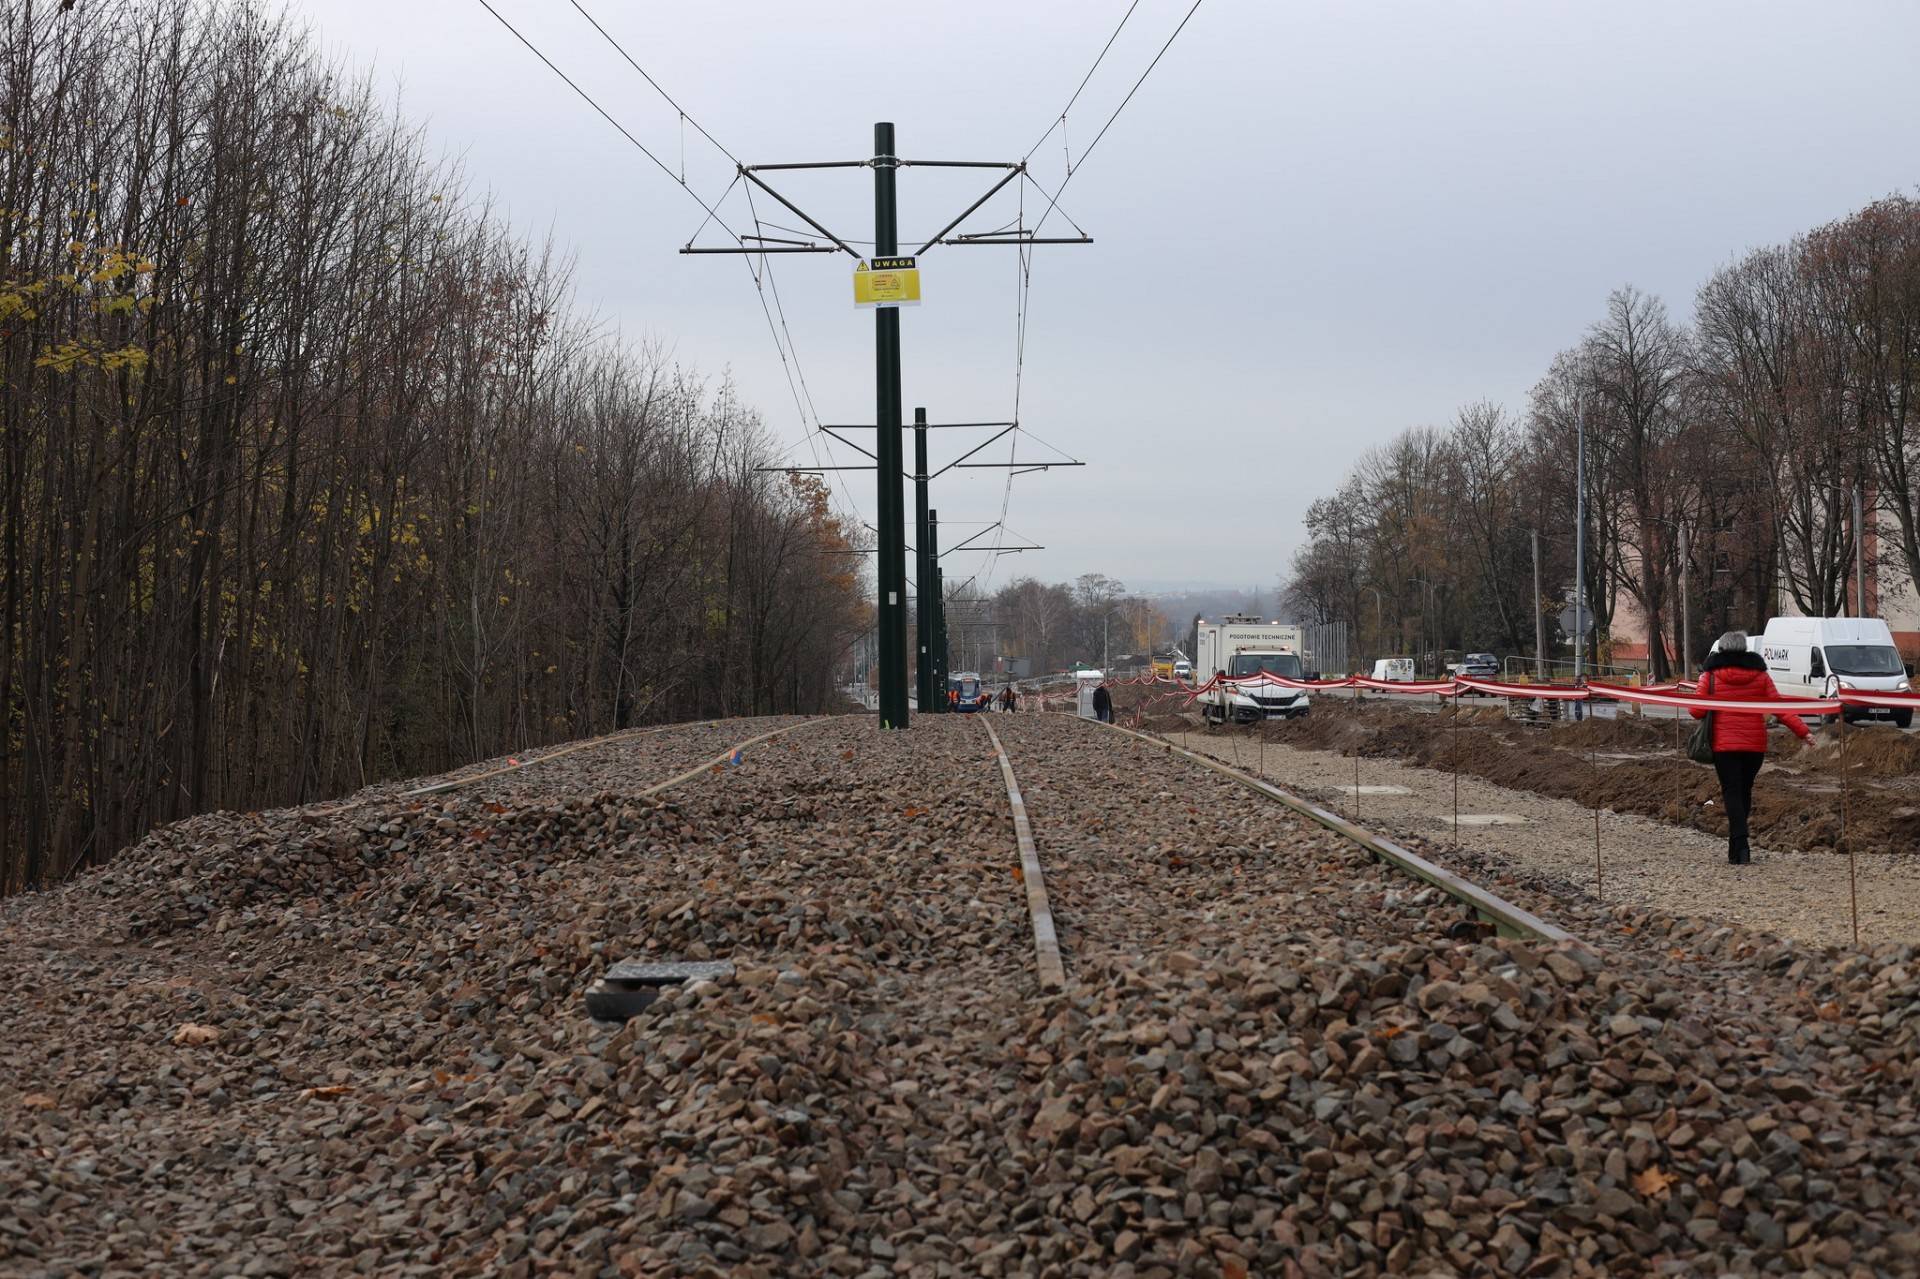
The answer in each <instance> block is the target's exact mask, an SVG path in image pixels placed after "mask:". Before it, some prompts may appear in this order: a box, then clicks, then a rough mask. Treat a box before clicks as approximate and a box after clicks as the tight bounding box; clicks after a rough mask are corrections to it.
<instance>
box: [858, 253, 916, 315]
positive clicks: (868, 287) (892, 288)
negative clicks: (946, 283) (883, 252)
mask: <svg viewBox="0 0 1920 1279" xmlns="http://www.w3.org/2000/svg"><path fill="white" fill-rule="evenodd" d="M918 261H919V260H918V259H917V258H873V259H871V260H870V261H862V262H859V263H857V264H856V265H855V266H854V268H853V304H854V305H855V306H919V305H920V267H919V265H918Z"/></svg>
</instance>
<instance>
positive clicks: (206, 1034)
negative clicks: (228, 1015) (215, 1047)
mask: <svg viewBox="0 0 1920 1279" xmlns="http://www.w3.org/2000/svg"><path fill="white" fill-rule="evenodd" d="M173 1042H174V1043H176V1044H186V1045H188V1046H189V1047H198V1046H199V1045H201V1044H214V1043H219V1042H220V1029H219V1027H217V1026H201V1025H197V1024H195V1023H194V1022H190V1021H189V1022H184V1023H182V1024H181V1027H180V1029H178V1030H176V1031H174V1032H173Z"/></svg>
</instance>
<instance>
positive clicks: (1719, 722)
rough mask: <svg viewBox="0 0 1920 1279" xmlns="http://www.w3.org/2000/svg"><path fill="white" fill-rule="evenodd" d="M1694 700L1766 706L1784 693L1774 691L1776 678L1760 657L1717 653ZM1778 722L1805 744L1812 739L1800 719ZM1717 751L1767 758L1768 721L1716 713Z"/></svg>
mask: <svg viewBox="0 0 1920 1279" xmlns="http://www.w3.org/2000/svg"><path fill="white" fill-rule="evenodd" d="M1694 696H1695V697H1702V698H1708V699H1710V700H1713V701H1741V702H1764V701H1772V700H1774V699H1775V698H1778V697H1779V696H1780V692H1779V690H1778V689H1776V688H1774V686H1773V677H1772V676H1771V675H1768V674H1767V664H1766V663H1765V662H1764V661H1762V660H1761V658H1760V654H1758V653H1715V654H1713V655H1712V656H1711V657H1709V658H1707V660H1706V663H1705V665H1704V666H1703V667H1702V669H1701V675H1700V683H1699V684H1698V686H1696V687H1695V689H1694ZM1692 714H1693V717H1694V718H1695V719H1699V718H1701V717H1702V716H1703V715H1705V714H1706V712H1705V711H1694V712H1692ZM1775 718H1776V719H1778V720H1779V721H1780V722H1781V723H1782V724H1785V725H1786V726H1787V727H1788V728H1790V729H1792V730H1793V733H1794V735H1795V736H1796V737H1799V738H1801V739H1802V740H1805V739H1806V738H1808V737H1810V736H1812V734H1810V733H1808V732H1807V726H1806V725H1805V724H1803V723H1801V722H1800V717H1799V716H1798V715H1778V716H1775ZM1713 749H1715V750H1717V751H1758V752H1760V753H1761V754H1763V755H1764V754H1766V750H1767V717H1766V716H1765V715H1749V714H1747V713H1745V712H1743V711H1715V712H1714V715H1713Z"/></svg>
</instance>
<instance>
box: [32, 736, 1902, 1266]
mask: <svg viewBox="0 0 1920 1279" xmlns="http://www.w3.org/2000/svg"><path fill="white" fill-rule="evenodd" d="M994 722H995V725H996V727H997V728H999V729H1000V730H1001V732H1002V734H1003V737H1004V739H1005V742H1006V748H1007V751H1008V753H1009V756H1010V758H1011V760H1012V763H1013V767H1014V769H1015V770H1016V772H1017V773H1018V774H1019V780H1020V785H1021V788H1022V790H1023V792H1024V793H1025V796H1026V801H1027V804H1028V807H1029V810H1030V812H1031V815H1032V820H1033V824H1034V833H1035V838H1036V841H1037V843H1038V845H1039V852H1040V859H1041V862H1042V864H1043V866H1044V867H1045V874H1046V879H1047V887H1048V889H1049V892H1050V894H1051V896H1052V903H1053V910H1054V913H1055V917H1056V921H1057V923H1058V926H1059V930H1060V939H1061V944H1062V949H1063V952H1064V956H1065V961H1066V972H1067V980H1068V987H1067V989H1066V991H1065V992H1064V993H1061V994H1058V995H1047V994H1044V993H1043V992H1042V991H1041V990H1040V988H1039V985H1038V982H1037V980H1036V978H1035V971H1034V957H1033V954H1032V935H1031V932H1030V929H1029V927H1028V921H1027V918H1026V914H1025V894H1024V891H1023V888H1022V885H1021V883H1020V882H1019V880H1018V878H1017V876H1016V874H1015V871H1016V869H1017V867H1018V865H1019V862H1018V856H1017V854H1016V852H1015V851H1014V843H1013V837H1012V825H1011V821H1010V818H1009V815H1008V811H1007V805H1006V791H1005V788H1004V785H1003V784H1002V782H1001V779H1000V777H999V773H998V768H997V764H996V762H995V760H994V756H993V753H992V750H991V748H990V746H989V743H988V741H987V738H986V734H985V733H984V731H982V728H981V726H979V725H977V724H974V723H972V722H970V720H969V718H968V717H961V716H943V717H936V718H930V719H928V720H923V721H918V722H916V725H915V727H914V729H913V731H912V732H910V733H905V734H897V733H896V734H882V733H880V732H879V730H878V729H877V728H876V727H875V726H874V724H873V723H872V722H871V720H868V719H852V718H842V719H836V720H832V721H826V722H821V723H816V724H809V725H806V726H804V727H802V728H800V729H798V730H796V731H795V732H792V733H789V734H787V735H785V736H782V737H780V738H777V739H775V740H773V741H771V742H767V743H765V744H763V745H762V746H761V747H759V748H756V749H753V750H750V751H748V752H747V754H746V756H745V757H744V758H743V759H742V760H741V761H740V762H739V763H738V764H737V765H723V766H722V767H720V768H719V769H717V770H715V771H714V772H713V774H711V775H703V776H700V777H697V778H695V779H694V780H692V781H690V782H688V783H686V784H685V785H684V786H682V787H680V788H678V789H676V790H674V791H672V792H669V793H667V794H666V795H664V796H660V797H658V798H655V799H637V798H635V796H636V794H637V793H638V792H639V791H641V790H644V789H645V788H646V787H647V786H649V785H650V784H652V783H655V782H658V781H661V780H664V779H665V778H666V777H668V776H671V775H672V774H674V773H676V772H679V771H681V770H683V769H686V768H688V767H691V766H693V765H694V764H697V763H699V762H700V761H701V760H702V759H705V758H708V757H711V756H712V755H714V754H715V753H717V751H718V750H719V749H720V748H721V747H722V746H724V745H725V744H726V743H727V742H730V741H740V740H744V739H745V738H747V737H750V736H753V735H755V734H756V733H759V732H763V731H766V730H767V729H768V728H771V727H777V726H778V722H775V721H751V722H748V721H738V722H734V723H732V724H728V725H722V726H719V727H718V729H717V730H715V729H708V728H689V729H687V730H684V731H676V732H671V733H665V734H657V735H652V736H649V737H644V738H634V739H628V740H626V741H623V742H620V743H610V744H607V745H605V746H603V747H595V748H592V749H589V750H585V751H581V752H577V753H575V754H573V755H570V756H567V757H565V758H563V759H556V760H554V761H551V762H550V763H546V764H542V765H538V766H536V767H534V768H530V769H525V770H521V771H520V772H518V773H515V774H510V775H509V776H508V777H507V778H502V779H497V780H489V781H488V782H484V783H481V784H478V785H476V786H475V787H473V788H470V789H466V790H460V791H454V792H450V793H448V794H445V795H439V796H431V797H427V798H425V799H418V800H409V799H405V798H402V797H400V796H399V795H398V791H399V790H400V789H403V788H397V787H396V788H391V789H388V790H385V791H382V792H379V793H368V794H363V795H362V796H357V797H354V800H355V802H354V803H353V804H351V805H349V806H345V807H341V808H340V809H339V811H337V812H328V811H326V810H325V808H324V807H316V808H315V809H310V810H307V811H305V812H302V811H299V810H288V811H284V812H277V813H265V814H258V815H238V814H221V815H212V816H208V817H202V818H195V819H192V820H190V821H188V822H184V823H181V824H179V825H176V826H174V827H169V828H166V829H164V830H162V831H158V832H155V833H154V834H153V835H152V836H150V837H149V838H148V839H147V840H146V841H144V842H143V843H142V845H140V846H139V847H137V848H135V849H133V850H130V851H129V852H128V853H127V854H126V855H125V856H124V857H123V858H122V859H120V860H119V861H117V862H116V863H115V864H114V865H113V866H112V867H110V868H108V869H107V870H105V871H102V872H99V873H96V874H93V875H91V876H88V877H85V878H83V879H82V880H80V881H78V882H77V883H75V884H73V885H71V886H69V887H68V888H66V889H63V890H60V891H58V892H54V893H48V894H41V895H37V896H33V897H28V898H22V899H19V900H16V901H13V902H10V903H7V904H6V905H5V906H4V908H0V928H3V929H4V934H0V935H4V937H5V942H4V946H5V951H6V954H7V958H8V959H9V961H10V968H11V971H12V972H13V973H14V974H15V975H16V976H15V989H14V997H13V998H12V999H11V1000H10V1001H8V1003H7V1004H6V1005H5V1006H4V1011H0V1111H3V1112H4V1113H5V1114H6V1116H7V1126H6V1141H5V1144H4V1146H3V1147H0V1200H3V1201H4V1202H0V1270H4V1271H5V1272H6V1273H9V1274H16V1273H17V1274H27V1275H38V1274H49V1275H51V1274H63V1275H64V1274H72V1273H86V1274H96V1275H108V1274H126V1275H133V1274H160V1273H164V1274H179V1275H194V1274H207V1275H214V1274H218V1275H229V1274H251V1275H294V1274H352V1273H365V1274H396V1275H397V1274H410V1273H411V1274H454V1275H458V1274H476V1275H478V1274H488V1275H491V1274H507V1275H530V1274H579V1275H633V1276H638V1275H668V1274H671V1275H706V1274H712V1275H723V1274H740V1275H765V1276H776V1275H788V1274H818V1275H871V1276H883V1275H896V1274H897V1275H925V1276H938V1275H976V1274H1034V1275H1040V1274H1049V1275H1053V1274H1058V1275H1078V1274H1087V1275H1092V1274H1101V1275H1121V1276H1126V1275H1133V1276H1147V1275H1167V1276H1171V1275H1177V1274H1179V1275H1185V1274H1192V1275H1208V1276H1237V1275H1248V1274H1260V1275H1289V1274H1300V1275H1331V1274H1346V1273H1352V1274H1367V1273H1382V1272H1384V1273H1407V1274H1463V1275H1464V1274H1473V1273H1524V1274H1537V1275H1600V1274H1629V1273H1673V1274H1693V1273H1717V1272H1726V1273H1752V1272H1767V1273H1781V1274H1799V1273H1804V1272H1807V1271H1813V1272H1819V1273H1857V1274H1890V1273H1904V1272H1911V1271H1912V1270H1913V1269H1914V1268H1915V1267H1916V1266H1920V1231H1917V1230H1916V1222H1915V1218H1916V1215H1920V1172H1916V1170H1915V1168H1914V1166H1913V1164H1914V1161H1913V1159H1912V1157H1911V1156H1912V1150H1913V1141H1914V1135H1915V1134H1916V1132H1920V1124H1916V1117H1915V1114H1914V1095H1915V1089H1914V1085H1915V1082H1916V1080H1915V1057H1916V1041H1917V1040H1920V1034H1917V1033H1916V1031H1917V1029H1920V1016H1917V1015H1916V1009H1915V978H1914V974H1915V973H1916V972H1920V966H1916V960H1915V957H1914V955H1913V953H1912V951H1911V949H1909V948H1905V947H1881V948H1878V949H1876V950H1873V951H1871V952H1848V951H1841V950H1829V951H1823V950H1817V949H1813V948H1809V947H1806V946H1804V945H1801V944H1799V943H1795V942H1792V941H1781V940H1778V939H1775V938H1772V937H1770V936H1767V935H1764V934H1758V933H1751V934H1750V933H1745V932H1741V931H1738V930H1735V929H1729V928H1724V927H1720V926H1718V925H1717V924H1706V923H1700V922H1696V921H1688V920H1684V919H1676V918H1673V917H1669V916H1662V915H1655V914H1652V913H1650V912H1646V911H1633V910H1628V909H1624V908H1622V909H1614V908H1609V907H1607V906H1605V905H1601V904H1597V903H1592V902H1590V901H1579V900H1572V901H1562V900H1559V899H1558V898H1557V896H1556V885H1555V884H1554V883H1553V882H1552V881H1549V880H1548V879H1546V878H1545V877H1536V876H1534V875H1533V874H1532V873H1531V872H1528V871H1527V870H1526V869H1525V868H1518V869H1515V868H1512V867H1509V866H1506V865H1504V864H1494V863H1492V862H1487V861H1481V862H1474V861H1472V859H1454V860H1451V861H1449V860H1448V859H1447V857H1446V855H1445V854H1444V853H1441V852H1436V851H1434V850H1432V849H1428V848H1424V847H1423V848H1417V849H1416V851H1420V852H1422V853H1423V855H1427V856H1430V857H1433V858H1434V859H1435V860H1440V861H1443V862H1444V863H1446V864H1448V865H1449V866H1450V867H1451V868H1452V869H1455V870H1457V871H1461V872H1462V873H1468V874H1471V875H1472V876H1473V877H1475V878H1477V879H1479V880H1480V882H1482V883H1483V884H1485V885H1487V886H1488V887H1490V888H1492V889H1493V890H1494V891H1496V892H1500V893H1502V894H1503V895H1506V896H1509V897H1511V898H1512V899H1513V900H1515V901H1516V902H1518V903H1519V904H1521V905H1523V906H1526V907H1527V908H1528V909H1531V910H1534V911H1535V912H1536V913H1539V914H1542V915H1543V916H1545V917H1547V918H1551V919H1554V920H1555V922H1557V923H1560V924H1561V925H1562V926H1564V927H1566V928H1568V929H1569V930H1570V931H1571V932H1573V933H1574V934H1576V935H1578V936H1580V937H1582V938H1583V939H1585V940H1586V941H1587V942H1589V943H1590V945H1589V946H1584V947H1583V946H1571V947H1561V948H1553V947H1545V946H1541V945H1535V944H1528V943H1525V942H1519V941H1500V940H1494V939H1491V938H1488V937H1486V936H1485V935H1483V934H1482V933H1481V932H1480V931H1479V930H1477V929H1474V928H1472V927H1470V926H1466V916H1465V913H1464V911H1462V910H1461V909H1459V908H1458V907H1457V906H1455V905H1454V904H1452V903H1451V902H1449V901H1447V900H1446V899H1444V898H1442V897H1440V896H1439V895H1438V894H1437V893H1436V892H1435V891H1434V890H1432V889H1429V888H1426V887H1424V886H1422V885H1419V884H1417V883H1415V882H1413V881H1410V880H1407V879H1404V878H1402V877H1400V876H1398V875H1397V874H1395V873H1393V872H1390V871H1388V870H1386V869H1385V868H1383V867H1381V866H1379V865H1377V864H1375V863H1374V862H1372V861H1370V860H1368V859H1367V858H1366V857H1365V856H1364V854H1363V853H1362V852H1361V851H1360V850H1358V849H1357V848H1355V847H1354V846H1352V845H1350V844H1348V843H1347V842H1346V841H1344V840H1342V839H1340V838H1339V837H1337V836H1335V835H1333V834H1332V833H1330V832H1327V831H1325V830H1323V829H1321V828H1320V827H1318V826H1315V825H1313V824H1312V823H1310V822H1307V821H1305V820H1304V819H1302V818H1299V817H1297V816H1295V815H1293V814H1291V813H1289V812H1286V811H1285V810H1282V809H1280V808H1278V807H1277V806H1275V805H1273V804H1271V803H1267V802H1264V801H1261V800H1259V799H1258V797H1256V796H1253V795H1252V794H1250V793H1249V792H1248V791H1246V790H1245V789H1244V788H1241V787H1238V786H1235V785H1234V784H1232V783H1231V782H1229V781H1226V780H1225V779H1222V778H1219V777H1217V776H1216V775H1214V774H1212V773H1210V772H1208V771H1206V770H1204V769H1201V768H1199V767H1198V766H1196V765H1193V764H1191V763H1187V762H1184V761H1180V760H1177V759H1174V758H1170V757H1169V756H1168V755H1167V754H1166V753H1165V752H1164V751H1161V750H1159V749H1157V748H1155V747H1153V746H1151V745H1149V744H1146V743H1142V742H1138V741H1136V740H1133V739H1129V738H1126V737H1124V736H1123V735H1121V734H1117V733H1112V732H1110V731H1108V730H1105V729H1102V728H1100V727H1099V726H1096V725H1091V724H1087V723H1083V722H1080V721H1076V720H1073V719H1070V718H1068V717H1065V716H1040V715H1031V714H1022V715H1014V716H1003V717H997V718H996V719H995V721H994ZM621 959H635V960H647V961H662V960H727V961H730V962H731V963H732V964H733V965H734V971H733V973H732V975H731V976H725V975H723V976H721V977H720V978H719V979H717V980H712V981H703V982H698V983H695V984H693V985H692V986H689V987H685V988H682V989H680V990H678V991H674V992H671V993H669V994H667V995H665V996H664V997H662V998H661V999H659V1000H658V1001H656V1002H655V1003H654V1004H652V1005H651V1006H650V1007H648V1008H646V1009H645V1010H644V1011H643V1012H641V1013H640V1014H639V1015H638V1016H637V1017H635V1018H634V1019H633V1020H632V1021H630V1022H628V1023H626V1024H625V1025H624V1026H615V1025H609V1024H606V1023H598V1022H594V1021H592V1020H590V1019H588V1018H587V1017H586V1015H585V1012H584V1005H583V1000H582V996H583V993H584V991H585V989H586V987H587V986H588V985H589V984H590V983H591V982H592V981H593V980H594V979H595V978H597V977H599V976H601V975H602V974H603V973H604V972H605V970H606V968H607V967H608V966H609V965H610V964H612V963H613V962H615V961H616V960H621Z"/></svg>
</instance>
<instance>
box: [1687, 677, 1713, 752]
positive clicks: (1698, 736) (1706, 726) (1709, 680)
mask: <svg viewBox="0 0 1920 1279" xmlns="http://www.w3.org/2000/svg"><path fill="white" fill-rule="evenodd" d="M1706 684H1707V696H1708V697H1712V696H1713V675H1712V673H1711V672H1709V673H1708V675H1707V677H1706ZM1687 758H1688V759H1690V760H1692V761H1693V762H1694V763H1696V764H1711V763H1713V712H1712V711H1708V712H1707V713H1706V714H1705V715H1702V716H1701V717H1700V722H1699V723H1698V724H1697V725H1695V726H1694V730H1693V736H1692V737H1689V738H1688V739H1687Z"/></svg>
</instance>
